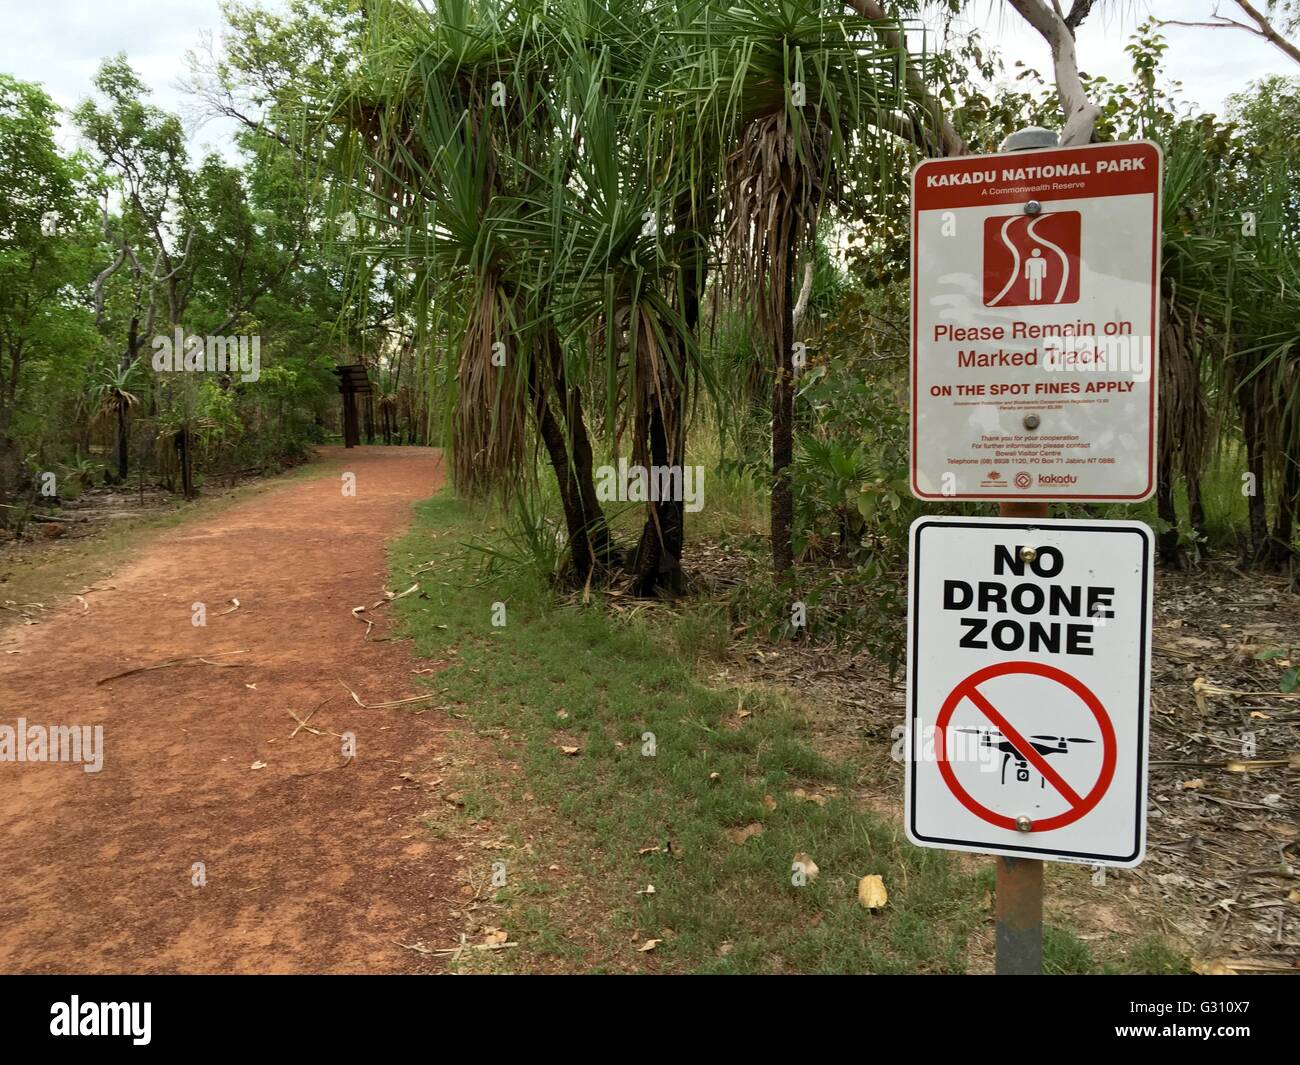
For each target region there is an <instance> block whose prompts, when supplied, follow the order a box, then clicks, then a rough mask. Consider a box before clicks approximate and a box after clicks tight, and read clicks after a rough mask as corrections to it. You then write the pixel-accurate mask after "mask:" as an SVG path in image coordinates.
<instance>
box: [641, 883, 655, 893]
mask: <svg viewBox="0 0 1300 1065" xmlns="http://www.w3.org/2000/svg"><path fill="white" fill-rule="evenodd" d="M654 893H655V886H654V885H653V884H647V885H646V886H645V887H644V888H642V889H641V890H640V891H638V892H637V894H638V895H653V894H654Z"/></svg>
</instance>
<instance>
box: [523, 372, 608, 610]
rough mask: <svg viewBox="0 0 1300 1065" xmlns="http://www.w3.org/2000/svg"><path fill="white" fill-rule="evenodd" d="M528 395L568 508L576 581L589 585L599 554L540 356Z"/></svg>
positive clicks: (562, 502)
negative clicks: (543, 376) (543, 379)
mask: <svg viewBox="0 0 1300 1065" xmlns="http://www.w3.org/2000/svg"><path fill="white" fill-rule="evenodd" d="M528 395H529V398H530V399H531V400H532V405H533V417H534V418H535V419H536V420H537V431H538V433H539V434H540V436H541V438H542V444H543V445H544V446H545V448H546V455H547V458H549V459H550V462H551V470H552V471H553V472H554V474H555V483H556V485H557V486H558V488H559V491H560V505H561V507H562V508H563V509H564V524H565V528H566V529H567V531H568V534H569V557H570V560H571V562H572V567H573V579H574V582H575V583H576V584H579V585H581V584H585V583H586V582H587V581H588V580H589V579H591V577H592V575H593V571H594V569H595V565H596V555H595V552H594V551H593V550H592V545H591V537H590V530H589V525H588V521H587V516H586V514H585V513H584V511H583V506H582V498H581V493H580V491H579V490H578V488H577V486H576V484H575V482H574V476H573V470H572V468H571V467H570V465H569V450H568V447H567V446H566V445H565V441H564V430H563V429H562V428H561V427H560V423H559V421H558V419H556V417H555V413H554V412H553V411H552V410H551V405H550V403H549V402H548V401H547V398H546V391H545V389H544V388H543V387H542V385H541V372H540V369H539V367H538V365H537V360H536V359H534V360H532V361H531V362H530V363H529V367H528ZM602 523H603V519H602Z"/></svg>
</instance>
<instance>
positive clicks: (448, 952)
mask: <svg viewBox="0 0 1300 1065" xmlns="http://www.w3.org/2000/svg"><path fill="white" fill-rule="evenodd" d="M393 942H394V943H396V944H397V945H398V946H399V947H403V948H405V949H406V950H413V951H415V953H416V954H431V955H434V956H436V957H440V958H449V957H451V956H453V955H456V956H459V955H460V954H461V953H462V952H463V951H467V950H505V949H506V947H517V946H519V944H518V943H462V944H461V945H460V946H458V947H441V948H439V949H437V950H434V949H433V948H431V947H426V946H425V945H424V944H423V943H403V942H401V941H400V940H397V939H394V940H393Z"/></svg>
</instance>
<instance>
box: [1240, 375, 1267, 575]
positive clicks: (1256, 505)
mask: <svg viewBox="0 0 1300 1065" xmlns="http://www.w3.org/2000/svg"><path fill="white" fill-rule="evenodd" d="M1260 393H1261V389H1260V384H1259V378H1258V377H1256V378H1255V379H1254V380H1252V381H1251V382H1250V383H1249V384H1247V385H1245V386H1243V387H1241V388H1239V389H1238V390H1237V403H1238V405H1239V406H1240V408H1241V430H1242V435H1243V436H1244V437H1245V440H1246V470H1247V472H1248V473H1250V474H1251V480H1252V481H1253V482H1254V483H1253V485H1252V487H1253V488H1254V491H1253V492H1251V493H1250V494H1249V495H1248V496H1247V497H1246V509H1247V514H1248V515H1249V522H1250V543H1249V545H1248V548H1247V551H1248V558H1247V561H1260V560H1261V559H1262V558H1263V557H1264V555H1265V552H1266V550H1267V545H1268V508H1267V506H1266V503H1265V498H1264V449H1265V440H1264V416H1263V412H1262V411H1261V409H1260V406H1261V401H1262V399H1263V396H1262V395H1261V394H1260Z"/></svg>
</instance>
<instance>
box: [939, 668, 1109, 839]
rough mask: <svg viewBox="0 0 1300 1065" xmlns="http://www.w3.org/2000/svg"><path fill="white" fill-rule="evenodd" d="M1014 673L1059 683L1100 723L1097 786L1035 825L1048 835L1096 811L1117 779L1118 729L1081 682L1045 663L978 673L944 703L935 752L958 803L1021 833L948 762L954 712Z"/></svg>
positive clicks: (953, 692) (1034, 826) (956, 689)
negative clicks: (988, 683) (988, 682)
mask: <svg viewBox="0 0 1300 1065" xmlns="http://www.w3.org/2000/svg"><path fill="white" fill-rule="evenodd" d="M1010 673H1028V674H1031V675H1033V676H1036V677H1046V678H1047V679H1048V680H1053V681H1056V682H1057V683H1058V684H1061V685H1063V686H1064V687H1066V688H1068V689H1069V690H1070V691H1072V692H1074V694H1075V695H1077V696H1078V697H1079V698H1080V699H1081V700H1082V701H1083V704H1084V705H1085V706H1086V707H1087V708H1088V709H1089V710H1091V711H1092V716H1093V717H1095V718H1096V719H1097V726H1098V727H1099V728H1100V729H1101V742H1102V759H1101V773H1100V774H1099V775H1098V777H1097V783H1095V784H1094V785H1093V786H1092V790H1091V791H1089V792H1088V794H1087V795H1085V796H1083V798H1082V799H1081V800H1080V801H1079V802H1077V803H1074V802H1070V799H1069V797H1068V796H1063V798H1065V800H1066V801H1067V802H1070V809H1068V810H1066V811H1065V812H1064V813H1061V814H1057V815H1055V816H1054V817H1045V818H1043V819H1042V820H1041V821H1034V822H1033V823H1032V826H1031V828H1030V831H1031V832H1047V831H1050V830H1051V829H1054V828H1063V827H1064V826H1065V825H1069V824H1073V823H1074V822H1075V821H1077V820H1079V818H1081V817H1083V816H1084V815H1085V814H1086V813H1088V812H1089V811H1090V810H1092V809H1093V807H1095V806H1096V805H1097V803H1099V802H1100V801H1101V797H1102V796H1103V795H1105V794H1106V789H1107V788H1109V787H1110V782H1111V780H1112V779H1113V778H1114V776H1115V759H1116V746H1115V728H1114V726H1113V725H1112V724H1111V723H1110V716H1109V715H1108V714H1107V713H1106V708H1105V707H1104V706H1103V705H1102V703H1101V700H1100V699H1098V698H1097V696H1096V695H1094V694H1093V692H1092V689H1091V688H1089V687H1088V686H1087V685H1086V684H1084V683H1083V682H1082V681H1081V680H1079V679H1078V678H1077V677H1072V676H1071V675H1070V674H1069V673H1066V672H1065V671H1064V670H1062V669H1057V668H1056V667H1055V666H1048V665H1044V664H1042V663H1041V662H999V663H998V664H997V665H992V666H986V667H985V668H984V669H980V670H976V671H975V672H974V673H972V674H971V675H970V676H969V677H967V678H966V679H965V680H963V681H962V682H961V683H960V684H958V685H957V687H955V688H953V690H952V692H951V693H950V694H949V695H948V698H947V699H945V700H944V703H943V706H942V707H940V709H939V716H938V717H937V718H935V722H934V731H935V737H934V752H935V758H936V760H937V761H938V763H939V773H940V775H941V776H942V777H943V779H944V783H946V784H947V785H948V788H949V790H950V791H951V792H952V793H953V795H955V796H956V797H957V801H958V802H960V803H961V804H962V805H963V806H964V807H966V809H968V810H969V811H970V812H971V813H973V814H974V815H975V816H976V817H978V818H980V819H982V820H984V821H987V822H989V824H992V825H997V826H998V827H999V828H1007V829H1011V830H1012V831H1015V830H1016V829H1017V827H1018V826H1017V825H1016V822H1015V819H1014V818H1011V817H1007V816H1006V815H1004V814H999V813H995V812H994V811H993V810H990V809H989V808H988V807H987V806H984V805H983V804H981V803H979V802H977V801H976V800H975V799H974V798H973V797H972V796H971V795H970V793H969V792H968V791H966V789H965V788H963V787H962V786H961V783H960V782H959V781H958V780H957V775H956V774H955V773H954V772H953V771H952V764H951V763H950V762H949V761H948V748H947V741H946V739H945V735H946V732H947V729H948V722H949V721H951V720H952V715H953V711H955V710H956V709H957V706H958V704H959V703H960V702H961V701H962V700H963V699H965V698H966V697H967V695H968V694H969V693H970V692H971V691H973V690H974V689H976V688H978V687H979V685H981V684H983V683H984V682H985V681H986V680H992V679H993V678H994V677H1005V676H1007V675H1008V674H1010Z"/></svg>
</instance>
